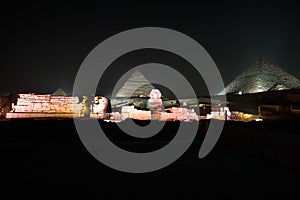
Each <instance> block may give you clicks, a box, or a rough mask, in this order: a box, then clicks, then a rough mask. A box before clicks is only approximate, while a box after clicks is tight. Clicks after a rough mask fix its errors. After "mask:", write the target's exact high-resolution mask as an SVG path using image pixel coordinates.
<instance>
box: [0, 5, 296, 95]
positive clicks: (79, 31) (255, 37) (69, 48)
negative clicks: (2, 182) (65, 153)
mask: <svg viewBox="0 0 300 200" xmlns="http://www.w3.org/2000/svg"><path fill="white" fill-rule="evenodd" d="M110 2H111V3H108V2H106V3H103V2H101V1H99V2H97V3H96V2H90V3H88V2H87V1H83V2H82V3H79V2H76V3H75V2H72V1H70V2H69V3H66V2H64V3H63V2H60V3H28V2H27V1H26V3H25V2H23V3H4V4H3V3H1V4H2V5H1V7H0V8H1V12H0V25H1V28H0V35H1V37H0V40H1V45H0V52H1V60H0V66H1V72H0V75H1V78H0V94H4V93H18V92H38V93H52V92H54V91H55V90H56V89H57V88H59V87H61V88H62V89H64V90H65V91H66V92H67V93H68V94H71V91H72V86H73V81H74V79H75V76H76V73H77V70H78V69H79V67H80V65H81V63H82V61H83V60H84V58H85V57H86V56H87V55H88V53H89V52H90V51H91V50H92V49H93V48H94V47H95V46H97V45H98V44H99V43H100V42H102V41H103V40H105V39H106V38H108V37H110V36H112V35H114V34H117V33H119V32H121V31H125V30H128V29H132V28H138V27H146V26H156V27H165V28H170V29H174V30H177V31H180V32H182V33H184V34H187V35H188V36H190V37H192V38H193V39H195V40H196V41H198V42H199V43H200V44H201V45H202V46H203V47H204V48H205V49H206V50H207V51H208V53H209V54H210V55H211V57H212V58H213V60H214V61H215V63H216V64H217V66H218V68H219V70H220V72H221V75H222V76H223V80H224V83H225V85H226V84H228V83H229V82H230V81H232V80H233V79H234V78H235V77H236V76H237V75H239V74H240V73H241V72H243V71H244V70H245V69H246V68H247V67H248V66H249V65H250V64H253V63H254V62H255V61H256V59H257V58H258V57H260V56H267V57H268V58H269V59H270V60H271V61H272V63H274V64H276V65H278V66H280V67H281V68H283V69H284V70H286V71H287V72H289V73H291V74H293V75H294V76H296V77H298V78H300V70H299V67H300V59H299V53H300V37H299V36H300V15H299V9H298V6H297V5H296V4H295V3H292V1H291V2H289V1H281V2H278V3H276V2H272V1H270V2H261V1H253V0H252V1H243V2H242V3H237V2H230V1H222V2H221V3H218V2H214V1H212V2H211V3H198V4H196V3H188V2H187V1H183V2H182V3H177V2H175V1H174V2H168V3H167V2H166V1H164V3H159V2H154V1H150V2H147V3H145V2H144V1H140V3H136V2H131V3H124V2H123V3H118V2H112V1H110ZM245 2H246V3H245ZM247 2H248V3H247ZM167 54H168V53H166V52H159V51H144V52H143V51H141V52H137V54H136V55H135V56H133V55H128V56H127V58H126V56H125V57H124V58H120V60H118V61H116V62H115V63H114V64H112V65H111V66H110V70H109V71H108V72H107V77H105V78H104V79H105V80H104V81H103V82H104V83H105V85H106V87H104V89H103V90H101V92H103V95H108V93H109V91H110V89H111V87H112V85H113V82H114V81H116V79H117V78H118V76H121V75H122V73H124V71H126V70H127V69H129V68H131V67H135V66H136V65H138V64H142V63H144V62H151V61H153V60H155V61H161V62H163V63H165V64H168V65H170V66H173V65H174V67H175V68H176V69H178V70H179V71H182V73H184V74H185V75H188V74H192V72H193V71H192V69H190V68H188V67H185V66H184V65H188V64H187V63H184V61H179V60H178V58H175V57H176V56H174V55H169V58H168V59H166V57H167V56H166V55H167ZM173 57H174V58H173ZM112 74H114V76H112ZM110 79H111V81H110ZM196 80H198V79H196V78H193V77H192V78H191V82H192V84H193V86H194V87H196V88H197V87H200V88H201V86H199V84H198V85H197V81H196Z"/></svg>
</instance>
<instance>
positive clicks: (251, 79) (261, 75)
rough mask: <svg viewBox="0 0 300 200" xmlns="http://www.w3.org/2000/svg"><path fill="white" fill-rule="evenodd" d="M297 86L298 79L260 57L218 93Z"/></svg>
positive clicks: (298, 84)
mask: <svg viewBox="0 0 300 200" xmlns="http://www.w3.org/2000/svg"><path fill="white" fill-rule="evenodd" d="M299 87H300V80H299V79H297V78H296V77H294V76H293V75H291V74H289V73H287V72H286V71H284V70H283V69H281V68H280V67H278V66H276V65H274V64H272V63H271V62H270V60H269V59H268V58H266V57H260V58H259V59H258V60H257V61H256V62H255V63H254V64H253V65H251V66H250V67H249V68H247V69H246V70H245V71H244V72H243V73H242V74H240V75H239V76H237V77H236V78H235V79H234V80H233V81H232V82H231V83H229V84H228V85H227V86H226V88H225V89H224V90H222V91H221V92H220V93H219V94H220V95H223V94H226V93H227V94H228V93H243V94H244V93H256V92H265V91H271V90H284V89H292V88H299Z"/></svg>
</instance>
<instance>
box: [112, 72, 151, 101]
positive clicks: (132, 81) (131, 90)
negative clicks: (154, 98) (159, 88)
mask: <svg viewBox="0 0 300 200" xmlns="http://www.w3.org/2000/svg"><path fill="white" fill-rule="evenodd" d="M135 88H137V89H135ZM154 88H155V87H154V86H153V85H152V84H151V83H150V82H149V81H148V80H147V79H146V78H145V76H144V75H143V74H142V73H141V72H140V71H139V70H135V71H134V72H133V73H132V74H131V76H130V78H129V79H128V80H127V81H126V82H125V83H124V85H123V86H122V88H121V89H120V90H119V91H118V92H117V94H116V96H115V97H126V98H130V97H145V96H149V94H150V92H151V90H152V89H154Z"/></svg>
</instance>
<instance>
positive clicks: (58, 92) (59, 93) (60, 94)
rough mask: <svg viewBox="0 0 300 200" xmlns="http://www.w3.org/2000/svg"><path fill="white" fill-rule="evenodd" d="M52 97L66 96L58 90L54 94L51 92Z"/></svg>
mask: <svg viewBox="0 0 300 200" xmlns="http://www.w3.org/2000/svg"><path fill="white" fill-rule="evenodd" d="M51 95H52V96H67V94H66V93H65V91H63V89H61V88H58V89H57V90H56V91H55V92H53V93H52V94H51Z"/></svg>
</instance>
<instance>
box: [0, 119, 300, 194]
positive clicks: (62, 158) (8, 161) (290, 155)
mask: <svg viewBox="0 0 300 200" xmlns="http://www.w3.org/2000/svg"><path fill="white" fill-rule="evenodd" d="M298 124H299V122H297V121H292V122H291V121H290V122H276V123H274V122H263V123H259V124H257V123H241V122H227V123H226V124H225V128H224V130H223V133H222V136H221V138H220V139H219V141H218V143H217V145H216V146H215V148H214V149H213V150H212V152H211V153H210V154H209V155H208V156H207V157H205V158H203V159H199V158H198V157H197V156H198V151H199V148H200V146H201V141H202V138H203V136H204V134H203V130H204V127H203V124H202V125H201V126H200V129H199V133H198V135H197V137H196V139H195V142H194V143H193V144H192V146H191V147H190V148H189V149H188V151H187V152H186V153H185V154H184V155H183V156H182V157H181V158H180V159H178V160H177V161H176V162H174V163H172V164H171V165H169V166H168V167H166V168H164V169H161V170H158V171H155V172H151V173H146V174H129V173H123V172H119V171H116V170H113V169H111V168H109V167H107V166H105V165H103V164H101V163H100V162H99V161H97V160H96V159H95V158H94V157H93V156H92V155H91V154H90V153H89V152H88V151H87V150H86V149H85V147H84V146H83V145H82V143H81V141H80V139H79V136H78V135H77V132H76V130H75V127H74V123H73V121H72V120H49V121H46V120H39V121H34V120H18V121H8V122H0V133H1V134H0V138H1V139H0V152H1V179H0V180H1V182H0V183H1V190H3V192H5V194H7V193H8V195H9V196H8V197H5V198H4V197H3V198H1V199H84V200H88V199H151V200H153V199H162V198H165V199H254V198H264V199H269V198H274V197H276V198H282V199H288V198H290V197H294V199H298V198H299V192H298V190H299V178H300V176H299V167H298V166H299V159H300V157H298V156H299V155H300V146H299V143H300V137H299V136H300V135H299V133H298V131H297V129H296V130H295V128H297V127H298ZM176 126H178V123H177V122H173V123H171V122H170V123H168V124H167V125H166V127H165V128H164V129H163V130H164V132H163V133H159V135H158V136H156V137H154V138H152V139H151V140H146V142H141V141H136V140H130V138H128V137H126V136H125V135H121V134H120V133H118V130H117V129H116V127H115V125H114V124H110V123H106V124H104V129H106V130H109V134H114V135H112V136H110V138H111V139H112V140H114V141H115V142H116V143H119V145H120V146H121V147H123V148H125V149H128V150H131V151H136V152H146V151H149V150H155V149H158V148H161V147H162V144H164V142H165V141H167V140H170V139H172V137H173V136H172V134H174V133H172V131H171V130H173V129H176ZM131 139H132V138H131ZM298 158H299V159H298ZM2 194H4V193H2Z"/></svg>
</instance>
